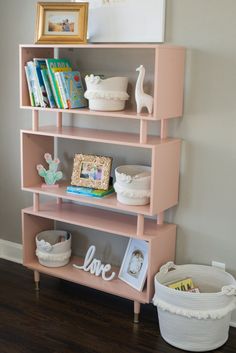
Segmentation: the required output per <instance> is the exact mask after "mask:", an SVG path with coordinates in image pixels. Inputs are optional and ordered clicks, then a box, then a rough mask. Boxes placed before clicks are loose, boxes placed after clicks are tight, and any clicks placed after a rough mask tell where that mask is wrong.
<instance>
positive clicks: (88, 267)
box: [73, 245, 115, 281]
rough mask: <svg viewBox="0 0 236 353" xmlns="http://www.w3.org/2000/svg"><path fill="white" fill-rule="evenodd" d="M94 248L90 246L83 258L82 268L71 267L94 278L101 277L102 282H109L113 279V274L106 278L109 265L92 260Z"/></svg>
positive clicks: (109, 268)
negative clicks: (88, 273)
mask: <svg viewBox="0 0 236 353" xmlns="http://www.w3.org/2000/svg"><path fill="white" fill-rule="evenodd" d="M95 251H96V247H95V246H94V245H91V246H90V248H89V249H88V251H87V254H86V256H85V258H84V264H83V265H82V266H78V265H75V264H74V265H73V267H75V268H78V269H79V270H84V271H86V272H90V273H91V274H93V275H95V276H100V275H101V276H102V279H104V281H111V280H112V279H113V278H114V277H115V272H112V273H111V275H110V276H106V273H107V272H109V271H110V270H111V265H110V264H106V265H104V264H102V262H101V260H97V259H94V258H93V257H94V254H95Z"/></svg>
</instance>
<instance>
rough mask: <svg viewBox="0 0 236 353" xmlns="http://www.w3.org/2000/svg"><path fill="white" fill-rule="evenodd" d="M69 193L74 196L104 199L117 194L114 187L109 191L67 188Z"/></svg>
mask: <svg viewBox="0 0 236 353" xmlns="http://www.w3.org/2000/svg"><path fill="white" fill-rule="evenodd" d="M67 192H68V193H70V194H74V195H82V196H89V197H96V198H102V197H104V196H107V195H110V194H113V193H114V192H115V190H114V188H113V185H110V186H109V188H108V190H101V189H92V188H86V187H84V186H67Z"/></svg>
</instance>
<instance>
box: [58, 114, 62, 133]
mask: <svg viewBox="0 0 236 353" xmlns="http://www.w3.org/2000/svg"><path fill="white" fill-rule="evenodd" d="M57 128H58V129H61V128H62V113H61V112H59V113H57Z"/></svg>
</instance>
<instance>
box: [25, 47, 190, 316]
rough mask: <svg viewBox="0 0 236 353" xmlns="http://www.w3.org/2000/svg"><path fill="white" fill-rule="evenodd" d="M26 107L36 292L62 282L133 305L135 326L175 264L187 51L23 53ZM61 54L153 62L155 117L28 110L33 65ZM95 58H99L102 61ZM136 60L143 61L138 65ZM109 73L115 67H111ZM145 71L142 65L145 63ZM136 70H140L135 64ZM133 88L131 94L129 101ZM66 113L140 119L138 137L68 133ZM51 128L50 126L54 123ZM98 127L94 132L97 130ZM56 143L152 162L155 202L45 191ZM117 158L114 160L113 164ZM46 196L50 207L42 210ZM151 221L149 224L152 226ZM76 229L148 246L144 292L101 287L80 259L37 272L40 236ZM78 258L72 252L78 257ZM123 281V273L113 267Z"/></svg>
mask: <svg viewBox="0 0 236 353" xmlns="http://www.w3.org/2000/svg"><path fill="white" fill-rule="evenodd" d="M19 49H20V107H21V108H23V109H25V110H26V111H29V110H30V111H32V130H22V131H21V187H22V190H24V191H28V192H31V193H32V194H33V206H32V207H28V208H26V209H24V210H22V238H23V250H24V251H23V252H24V265H25V266H26V267H28V268H30V269H32V270H33V271H34V278H35V282H36V284H38V282H39V279H40V273H46V274H48V275H50V276H54V277H58V278H62V279H65V280H68V281H72V282H75V283H78V284H81V285H84V286H88V287H91V288H94V289H97V290H100V291H104V292H107V293H111V294H114V295H118V296H121V297H124V298H127V299H130V300H132V301H134V314H135V319H136V321H137V318H138V315H139V312H140V304H145V303H150V302H151V299H152V297H153V295H154V276H155V274H156V272H158V270H159V268H160V266H161V265H162V264H164V263H165V262H167V261H170V260H174V257H175V241H176V225H174V224H167V223H165V222H164V212H165V210H167V209H169V208H171V207H173V206H175V205H176V204H177V203H178V188H179V162H180V149H181V141H180V140H179V139H175V138H168V137H167V135H168V126H167V121H168V120H169V119H171V118H176V117H180V116H181V115H182V110H183V85H184V61H185V49H184V48H183V47H179V46H172V45H165V44H160V45H159V44H86V45H31V44H27V45H20V48H19ZM55 49H57V52H58V55H59V57H60V55H62V56H63V57H67V55H68V57H70V59H71V58H72V57H73V56H74V57H76V56H79V57H80V55H79V54H83V51H89V54H90V55H91V56H93V57H96V55H97V54H99V55H100V56H101V55H104V59H107V60H109V56H110V55H111V57H112V53H113V52H114V50H115V53H116V57H119V56H120V57H121V58H122V59H124V58H125V56H126V55H130V54H132V53H135V55H133V57H136V56H137V54H138V53H143V55H144V56H143V57H145V58H150V67H151V70H152V71H151V75H150V76H151V78H152V82H151V91H152V92H151V94H152V95H153V97H154V110H153V114H147V113H141V114H137V113H136V111H135V109H136V108H135V106H134V105H132V104H131V105H130V106H131V108H130V107H128V108H127V109H126V110H124V111H120V112H95V111H91V110H89V109H88V108H84V109H73V110H64V109H50V108H35V107H31V106H30V100H29V94H28V88H27V82H26V78H25V70H24V66H25V65H26V63H27V61H30V60H32V59H33V58H35V57H36V58H53V57H54V53H55ZM96 53H97V54H96ZM81 57H82V58H83V55H81ZM136 60H138V58H136ZM110 62H111V70H112V68H113V69H114V72H115V69H116V67H115V66H113V67H112V65H115V64H113V62H112V60H111V61H110ZM123 62H124V61H123V60H120V62H119V65H120V69H121V72H122V73H123V74H124V76H125V75H127V76H129V72H128V71H127V72H126V70H128V69H127V68H126V65H125V64H124V63H123ZM139 64H140V63H139ZM90 65H91V62H90V61H88V62H85V63H83V67H84V71H86V72H90V71H91V72H93V71H92V69H93V68H92V66H90ZM134 65H136V62H134ZM133 97H134V87H132V90H131V101H132V99H133ZM41 113H43V115H44V118H45V116H46V114H47V116H48V117H49V119H50V121H51V117H52V116H53V115H55V117H56V124H55V125H47V126H42V124H40V114H41ZM64 113H69V114H70V116H71V117H73V118H76V117H79V116H84V117H87V118H88V119H90V118H91V117H93V116H95V117H97V118H98V119H99V117H105V118H107V119H110V118H119V119H122V118H124V119H135V120H138V121H139V122H140V130H139V133H127V132H125V131H123V132H116V131H108V130H102V129H99V130H97V129H92V128H89V129H88V128H80V127H73V126H65V125H64V124H63V116H64ZM48 121H49V120H48ZM150 121H152V122H153V121H156V122H157V121H160V136H152V135H148V124H149V122H150ZM91 127H92V126H91ZM58 139H64V140H74V141H81V142H82V143H83V141H89V142H96V143H103V144H112V145H116V146H126V147H127V148H137V149H144V150H145V153H147V154H148V155H149V157H150V161H151V197H150V204H148V205H145V206H128V205H124V204H121V203H119V202H118V201H117V198H116V195H115V194H112V195H109V196H107V197H104V198H102V199H95V198H89V197H85V196H77V195H73V194H69V193H67V192H66V187H67V185H69V184H70V181H69V180H68V181H63V182H61V183H59V187H58V188H50V187H46V188H42V187H41V184H42V179H41V177H39V175H38V173H37V170H36V165H37V164H40V163H41V164H44V153H45V152H48V153H51V154H52V155H54V152H55V151H54V146H55V141H57V140H58ZM114 158H115V156H114ZM43 195H46V196H48V197H50V198H51V199H52V200H51V201H50V202H47V203H44V202H41V199H42V197H40V196H43ZM150 216H151V218H150ZM55 221H56V222H57V223H58V222H63V223H66V224H72V225H74V226H75V227H78V228H80V227H86V228H88V229H95V230H97V231H100V232H103V233H104V234H106V235H107V236H108V237H109V235H110V234H116V235H117V236H121V237H126V238H127V237H128V238H136V239H141V240H144V241H146V242H148V273H147V280H146V284H145V287H144V290H143V291H142V292H139V291H137V290H135V289H134V288H132V287H130V286H129V285H128V284H126V283H124V282H123V281H121V280H120V279H118V277H117V276H116V277H115V279H114V280H112V281H110V282H106V281H103V280H102V279H101V277H95V276H93V275H91V274H89V273H86V272H83V271H80V270H77V269H75V268H74V267H73V266H72V265H73V263H78V262H82V261H83V259H82V258H78V257H76V256H74V257H72V258H71V261H70V263H69V264H68V265H67V266H64V267H60V268H48V267H45V266H42V265H40V264H39V262H38V259H37V257H36V255H35V250H36V245H35V236H36V234H37V233H39V232H41V231H43V230H47V229H54V227H55V223H56V222H55ZM72 250H73V249H72ZM114 270H115V272H116V273H117V274H118V272H119V266H118V267H114Z"/></svg>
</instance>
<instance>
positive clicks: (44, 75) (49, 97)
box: [41, 69, 57, 108]
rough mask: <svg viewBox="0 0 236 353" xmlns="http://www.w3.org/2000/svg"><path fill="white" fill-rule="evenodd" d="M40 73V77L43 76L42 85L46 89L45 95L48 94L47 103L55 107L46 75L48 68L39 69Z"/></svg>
mask: <svg viewBox="0 0 236 353" xmlns="http://www.w3.org/2000/svg"><path fill="white" fill-rule="evenodd" d="M41 74H42V78H43V82H44V87H45V89H46V92H47V96H48V100H49V104H50V107H51V108H56V107H57V105H56V102H55V99H54V96H53V93H52V88H51V85H50V82H49V77H48V70H47V69H43V70H41Z"/></svg>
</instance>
